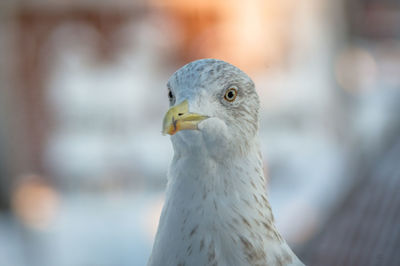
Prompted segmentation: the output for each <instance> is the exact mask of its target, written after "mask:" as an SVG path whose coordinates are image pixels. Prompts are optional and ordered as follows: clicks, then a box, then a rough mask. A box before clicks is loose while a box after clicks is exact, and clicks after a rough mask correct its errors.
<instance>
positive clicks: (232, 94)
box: [228, 91, 235, 99]
mask: <svg viewBox="0 0 400 266" xmlns="http://www.w3.org/2000/svg"><path fill="white" fill-rule="evenodd" d="M234 96H235V94H234V93H233V91H230V92H228V98H229V99H232V98H233V97H234Z"/></svg>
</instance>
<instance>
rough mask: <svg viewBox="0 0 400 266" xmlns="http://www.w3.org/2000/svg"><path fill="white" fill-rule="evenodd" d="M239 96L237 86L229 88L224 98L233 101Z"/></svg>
mask: <svg viewBox="0 0 400 266" xmlns="http://www.w3.org/2000/svg"><path fill="white" fill-rule="evenodd" d="M236 96H237V90H236V89H235V88H229V89H228V90H227V91H226V92H225V96H224V99H225V100H227V101H228V102H233V101H234V100H235V99H236Z"/></svg>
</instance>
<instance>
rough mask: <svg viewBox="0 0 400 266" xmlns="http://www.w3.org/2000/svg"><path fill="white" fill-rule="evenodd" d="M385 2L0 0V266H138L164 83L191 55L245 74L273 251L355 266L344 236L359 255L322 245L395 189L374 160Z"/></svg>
mask: <svg viewBox="0 0 400 266" xmlns="http://www.w3.org/2000/svg"><path fill="white" fill-rule="evenodd" d="M399 10H400V8H399V5H398V2H397V1H389V0H388V1H374V0H368V1H366V0H349V1H329V0H325V1H319V0H306V1H289V0H284V1H278V0H270V1H262V0H252V1H247V2H246V3H244V2H243V1H237V0H234V1H223V0H214V1H211V0H206V1H204V0H203V1H198V0H196V1H183V0H149V1H145V0H139V1H138V0H135V1H130V0H117V1H105V0H102V1H90V0H84V1H77V0H74V1H65V0H57V1H54V0H33V1H23V0H21V1H11V0H3V1H2V2H1V3H0V22H1V23H0V58H1V60H2V62H3V63H2V64H0V81H1V84H0V86H1V90H0V147H1V148H0V209H1V210H2V212H1V213H0V235H4V236H6V238H4V239H5V240H3V238H1V237H0V265H3V264H4V265H10V264H12V265H17V266H19V265H61V266H62V265H66V266H67V265H89V264H90V265H121V266H122V265H145V262H146V260H147V256H148V255H149V252H150V248H151V245H152V239H153V237H154V233H155V230H156V227H157V221H158V216H159V213H160V209H161V206H162V203H163V194H162V191H163V189H164V185H165V183H166V179H165V173H166V170H167V168H168V164H169V160H170V158H171V156H172V149H171V147H170V144H169V140H168V138H166V137H163V136H161V134H160V130H161V119H162V117H163V114H164V112H165V110H166V109H167V106H168V101H167V99H166V94H167V93H166V89H165V83H166V81H167V79H168V77H169V76H170V75H171V74H172V73H173V72H174V71H175V70H176V69H178V68H179V67H180V66H182V65H183V64H185V63H187V62H189V61H191V60H194V59H198V58H204V57H214V58H218V59H223V60H226V61H228V62H231V63H233V64H235V65H237V66H239V67H240V68H242V69H243V70H245V71H246V72H247V73H249V74H250V76H251V77H252V78H253V79H254V81H255V83H256V86H257V91H258V93H259V95H260V99H261V103H262V113H261V121H260V122H261V123H260V124H261V125H260V137H261V142H262V152H263V154H264V159H265V168H266V172H267V174H268V176H269V188H268V193H269V197H270V200H271V203H272V206H273V209H274V212H275V214H276V215H275V216H276V220H277V226H278V228H279V229H280V230H281V231H282V233H283V235H284V236H285V238H286V239H287V240H288V241H289V243H290V244H291V246H293V247H294V248H295V250H296V251H298V252H300V253H299V254H300V255H301V257H302V258H304V261H305V262H306V264H308V265H320V264H323V265H367V264H357V262H355V264H354V263H353V262H354V261H358V262H360V261H363V262H364V261H365V259H366V258H368V256H369V255H368V254H367V253H366V252H363V249H362V247H360V245H362V244H363V243H362V241H361V242H360V241H358V242H357V241H354V242H348V243H354V247H357V250H358V251H357V252H359V253H357V254H359V257H358V258H360V259H359V260H355V259H353V258H355V257H351V256H350V255H348V254H347V255H346V254H345V252H343V250H340V249H339V248H337V249H330V247H334V246H336V247H337V246H338V242H337V241H336V242H335V239H334V238H335V236H338V235H343V236H346V235H355V236H357V234H359V232H362V231H359V227H357V226H355V225H356V224H358V223H361V221H362V219H361V218H360V217H364V216H362V213H361V212H356V211H353V208H360V210H359V211H362V210H365V211H366V212H368V213H369V212H371V213H373V210H375V209H376V208H378V207H377V206H386V207H387V208H386V207H385V210H386V215H388V217H397V216H396V215H397V214H396V213H394V212H395V211H396V209H398V208H399V207H400V206H398V202H397V201H395V200H393V205H390V204H389V205H388V204H386V203H387V200H388V199H387V198H385V197H384V195H386V196H387V197H393V198H395V194H393V193H394V192H393V191H394V190H393V188H394V187H395V186H392V187H390V188H391V189H392V190H390V189H389V187H386V186H384V184H385V182H383V183H382V180H383V179H384V178H385V175H383V174H381V170H380V169H382V167H381V165H382V164H385V165H387V167H386V166H385V167H384V168H385V169H386V168H387V169H396V162H395V158H396V155H390V156H389V155H387V157H386V156H384V155H385V154H388V151H389V150H392V149H394V148H393V146H394V143H396V142H397V141H398V138H399V136H400V120H399V118H398V114H399V112H400V109H399V108H400V107H399V106H400V100H399V99H400V96H399V95H400V89H399V87H400V73H399V69H400V67H399V65H400V44H399V27H398V25H399V23H398V22H399V20H400V15H399V14H400V13H399V12H400V11H399ZM391 154H392V153H391ZM381 157H382V158H384V159H383V161H385V163H381V162H382V159H380V158H381ZM385 158H390V159H385ZM393 171H394V172H395V170H393ZM374 173H376V175H375V174H374ZM387 178H388V179H387V180H388V182H389V183H390V182H392V183H390V184H393V185H395V184H396V182H395V179H393V178H394V177H393V176H391V178H389V177H387ZM375 184H378V185H380V188H381V189H380V192H379V193H378V192H376V193H375V191H374V190H373V189H372V187H374V185H375ZM370 190H371V191H370ZM360 191H361V192H360ZM362 191H364V192H362ZM365 191H369V193H371V196H370V197H369V196H368V195H369V194H368V193H365ZM385 191H387V192H388V193H384V192H385ZM390 195H392V196H390ZM370 202H376V206H375V207H371V206H370V204H369V203H370ZM385 202H386V203H385ZM380 203H382V204H383V205H380ZM353 204H354V205H353ZM385 204H386V205H385ZM367 205H368V206H369V207H368V208H362V207H363V206H364V207H365V206H367ZM360 206H361V207H360ZM374 208H375V209H374ZM358 214H359V215H358ZM368 217H369V218H370V219H371V220H372V218H373V217H372V216H368ZM392 220H393V219H392ZM392 220H390V221H392ZM293 221H296V223H293ZM332 221H346V223H345V222H343V223H340V224H341V226H339V225H337V226H335V225H332ZM380 221H381V220H380ZM363 224H364V222H363ZM376 225H377V228H383V227H385V230H386V231H385V232H389V231H390V230H391V229H390V228H392V227H391V226H393V225H394V223H392V222H391V223H383V222H377V223H376ZM346 230H348V232H345V231H346ZM360 230H361V229H360ZM392 230H394V231H395V228H393V229H392ZM395 232H397V231H395ZM372 238H374V237H373V235H372V234H371V235H370V237H369V238H368V239H372ZM360 239H362V238H358V239H356V240H360ZM379 239H380V240H379V243H381V244H382V245H384V244H385V243H389V244H390V243H398V242H396V241H398V239H399V237H398V234H397V235H396V234H392V235H389V234H384V235H380V238H379ZM352 240H354V239H352ZM319 241H321V243H323V245H322V244H321V246H319V247H320V248H319V249H316V248H313V247H315V245H318V244H319ZM343 241H345V240H343ZM349 241H350V240H349ZM368 241H369V240H368ZM339 244H340V243H339ZM348 246H351V245H350V244H349V245H348ZM49 247H51V252H50V251H49V250H50V249H49ZM343 247H345V246H344V245H343ZM346 247H347V246H346ZM370 247H372V246H370ZM379 250H381V249H379ZM388 250H389V249H388ZM354 254H355V253H354ZM354 254H353V255H354ZM379 254H381V253H379ZM379 254H378V255H379ZM383 254H387V256H389V257H390V258H391V257H393V258H394V259H397V258H398V257H395V255H393V254H394V253H390V252H389V251H388V253H383ZM378 255H376V256H378ZM335 256H336V257H337V256H347V257H346V258H349V259H346V258H343V260H335V259H333V258H335ZM354 256H355V255H354ZM374 256H375V255H374ZM379 256H380V255H379ZM331 258H332V259H331ZM394 259H393V260H388V259H387V258H386V257H385V259H384V260H382V261H385V262H386V261H389V262H388V263H389V264H387V265H392V264H390V263H392V262H393V265H397V264H396V263H394V262H395V260H394ZM339 261H340V263H339ZM345 262H346V263H347V264H346V263H345ZM378 262H379V260H373V261H372V262H371V264H368V265H379V263H378ZM374 263H375V264H374ZM376 263H378V264H376ZM385 264H386V263H385Z"/></svg>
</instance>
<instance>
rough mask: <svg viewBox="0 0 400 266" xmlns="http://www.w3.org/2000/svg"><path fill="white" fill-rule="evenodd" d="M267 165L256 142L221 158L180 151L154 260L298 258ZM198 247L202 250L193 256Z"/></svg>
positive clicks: (173, 167) (171, 174) (224, 261)
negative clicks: (269, 188) (272, 197)
mask: <svg viewBox="0 0 400 266" xmlns="http://www.w3.org/2000/svg"><path fill="white" fill-rule="evenodd" d="M262 169H263V167H262V159H261V154H260V152H259V150H258V148H257V147H256V145H255V147H254V149H252V150H249V152H248V153H247V154H246V155H245V156H243V155H242V156H239V155H238V156H232V155H231V156H229V159H224V160H220V161H219V160H215V159H212V158H211V157H206V156H197V155H196V153H193V155H191V156H189V155H188V156H179V157H175V158H174V160H173V162H172V164H171V168H170V171H169V180H168V186H167V192H166V193H167V194H166V202H165V205H164V208H163V212H162V214H161V218H160V224H159V228H158V233H157V236H156V241H155V245H154V247H153V252H154V253H153V255H152V257H153V259H152V261H154V265H157V264H156V263H157V262H159V263H164V265H169V264H168V262H167V263H166V262H165V259H166V258H177V260H178V261H180V260H182V261H186V262H188V263H187V265H198V263H200V264H202V265H203V264H207V265H208V264H210V265H212V264H213V262H217V261H218V265H219V264H220V263H219V262H222V263H221V265H265V264H268V265H269V263H271V265H275V264H274V263H278V262H282V264H281V265H289V264H290V263H291V262H292V261H294V260H295V259H296V257H295V255H294V254H293V253H292V251H291V250H290V248H289V247H288V246H287V244H286V242H285V241H284V240H283V239H282V237H281V236H280V235H279V233H278V232H277V230H276V228H275V225H274V218H273V215H272V211H271V208H270V205H269V202H268V200H267V197H266V193H265V186H266V181H265V177H264V173H263V170H262ZM171 243H174V244H173V245H171ZM160 250H163V253H162V254H161V253H158V252H160ZM194 250H195V251H194ZM192 252H193V253H194V252H200V253H199V254H197V255H198V256H197V257H193V256H191V254H192ZM163 259H164V261H163ZM192 259H193V261H192ZM189 262H190V263H189ZM283 262H284V263H283ZM150 265H151V264H150ZM171 265H176V264H173V263H171Z"/></svg>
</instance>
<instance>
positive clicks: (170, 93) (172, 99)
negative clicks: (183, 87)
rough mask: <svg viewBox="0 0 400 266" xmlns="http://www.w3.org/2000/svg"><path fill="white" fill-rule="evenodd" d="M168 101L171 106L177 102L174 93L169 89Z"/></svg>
mask: <svg viewBox="0 0 400 266" xmlns="http://www.w3.org/2000/svg"><path fill="white" fill-rule="evenodd" d="M168 99H169V102H170V103H171V104H174V102H175V96H174V94H173V93H172V91H171V90H170V89H168Z"/></svg>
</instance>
